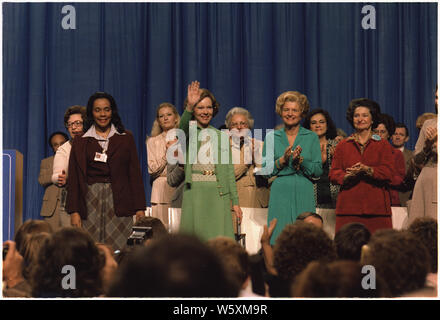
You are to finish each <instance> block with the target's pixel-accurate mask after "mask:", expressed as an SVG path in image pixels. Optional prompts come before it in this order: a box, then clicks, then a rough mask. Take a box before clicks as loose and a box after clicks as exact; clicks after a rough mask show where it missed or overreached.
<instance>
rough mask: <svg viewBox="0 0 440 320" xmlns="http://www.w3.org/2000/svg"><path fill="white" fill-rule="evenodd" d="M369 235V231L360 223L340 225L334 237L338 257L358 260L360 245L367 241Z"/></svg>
mask: <svg viewBox="0 0 440 320" xmlns="http://www.w3.org/2000/svg"><path fill="white" fill-rule="evenodd" d="M370 237H371V233H370V231H369V230H368V229H367V227H365V226H364V225H363V224H362V223H356V222H353V223H348V224H346V225H344V226H342V227H341V229H339V231H338V232H337V233H336V235H335V239H334V243H335V247H336V253H337V254H338V259H340V260H353V261H360V260H361V253H362V246H363V245H365V244H367V243H368V241H369V240H370Z"/></svg>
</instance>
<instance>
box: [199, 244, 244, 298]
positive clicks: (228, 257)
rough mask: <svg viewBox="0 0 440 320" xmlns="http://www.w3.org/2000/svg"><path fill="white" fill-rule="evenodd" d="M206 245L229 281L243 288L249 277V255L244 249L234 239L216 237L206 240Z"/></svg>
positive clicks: (239, 288)
mask: <svg viewBox="0 0 440 320" xmlns="http://www.w3.org/2000/svg"><path fill="white" fill-rule="evenodd" d="M207 244H208V247H210V248H211V249H213V250H214V252H215V253H216V254H217V255H218V257H219V258H220V260H221V261H222V262H223V265H224V268H225V270H226V273H227V275H228V276H229V278H230V280H231V282H232V283H233V284H234V285H235V286H236V287H237V288H238V290H241V289H244V288H245V286H246V284H247V280H248V278H249V271H250V270H249V268H250V265H249V256H248V253H247V252H246V250H245V249H244V248H243V247H242V246H241V245H240V244H238V243H237V242H236V241H235V240H234V239H231V238H228V237H217V238H214V239H211V240H209V241H208V243H207Z"/></svg>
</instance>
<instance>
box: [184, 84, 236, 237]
mask: <svg viewBox="0 0 440 320" xmlns="http://www.w3.org/2000/svg"><path fill="white" fill-rule="evenodd" d="M218 109H219V104H218V102H217V101H216V99H215V97H214V95H213V94H212V93H211V92H209V91H208V90H207V89H200V84H199V82H197V81H193V82H192V83H191V84H190V85H189V86H188V96H187V99H186V101H185V111H184V112H183V114H182V117H181V120H180V125H179V128H180V129H182V130H183V131H184V132H185V135H186V141H187V155H186V164H185V182H184V189H183V203H182V216H181V220H180V231H181V232H185V233H190V234H194V235H196V236H198V237H199V238H200V239H202V240H208V239H212V238H215V237H217V236H227V237H231V238H233V239H234V238H235V237H234V231H233V227H232V214H231V205H232V209H233V211H234V212H235V213H236V215H237V217H238V218H239V220H241V217H242V211H241V209H240V207H239V205H238V193H237V187H236V184H235V174H234V165H233V164H232V160H231V159H232V155H231V150H230V145H229V137H228V136H227V135H226V133H223V132H221V131H219V130H217V129H216V128H214V127H213V126H211V125H210V124H209V123H210V122H211V120H212V118H213V117H214V116H215V115H216V114H217V113H218ZM191 120H195V121H194V122H191ZM207 129H209V130H207ZM205 134H207V135H206V136H205Z"/></svg>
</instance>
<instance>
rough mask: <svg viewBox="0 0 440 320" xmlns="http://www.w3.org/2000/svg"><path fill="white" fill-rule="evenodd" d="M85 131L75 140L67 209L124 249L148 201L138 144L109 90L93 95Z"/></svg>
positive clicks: (77, 222) (75, 220) (78, 222)
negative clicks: (146, 200) (124, 122)
mask: <svg viewBox="0 0 440 320" xmlns="http://www.w3.org/2000/svg"><path fill="white" fill-rule="evenodd" d="M85 130H86V133H85V134H84V135H82V136H81V137H76V138H75V139H74V140H73V143H72V151H71V153H70V159H69V177H68V180H67V201H66V211H67V212H68V213H69V214H70V218H71V224H72V225H73V226H77V227H83V228H84V229H85V230H86V231H88V232H89V233H90V235H91V236H92V238H93V240H95V241H96V242H101V243H105V244H108V245H111V246H113V248H114V249H122V248H123V247H124V246H125V244H126V241H127V238H128V236H129V235H130V233H131V227H132V224H133V218H132V216H133V215H136V217H137V218H139V217H142V216H144V210H145V204H146V203H145V192H144V184H143V182H142V173H141V169H140V164H139V159H138V155H137V151H136V144H135V142H134V138H133V135H132V134H131V132H130V131H127V130H125V128H124V126H123V125H122V121H121V118H120V117H119V114H118V109H117V106H116V102H115V100H114V99H113V97H112V96H111V95H109V94H108V93H104V92H96V93H95V94H93V95H92V96H91V97H90V98H89V102H88V103H87V123H86V125H85Z"/></svg>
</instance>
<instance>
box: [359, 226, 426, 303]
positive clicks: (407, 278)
mask: <svg viewBox="0 0 440 320" xmlns="http://www.w3.org/2000/svg"><path fill="white" fill-rule="evenodd" d="M361 264H362V265H371V266H373V267H374V268H375V272H376V275H377V276H378V277H381V278H382V279H386V281H387V286H388V289H389V291H390V294H391V296H393V297H396V296H401V295H403V294H405V293H409V292H411V291H415V290H418V289H421V288H423V287H424V285H425V280H426V275H427V274H428V272H429V253H428V250H427V249H426V248H425V246H424V245H423V243H422V242H421V241H420V240H419V239H417V238H416V237H415V236H414V235H413V234H411V233H410V232H408V231H397V230H391V229H390V230H378V231H376V232H375V233H374V234H373V235H372V236H371V239H370V241H369V242H368V244H367V245H365V246H364V247H363V249H362V258H361Z"/></svg>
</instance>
